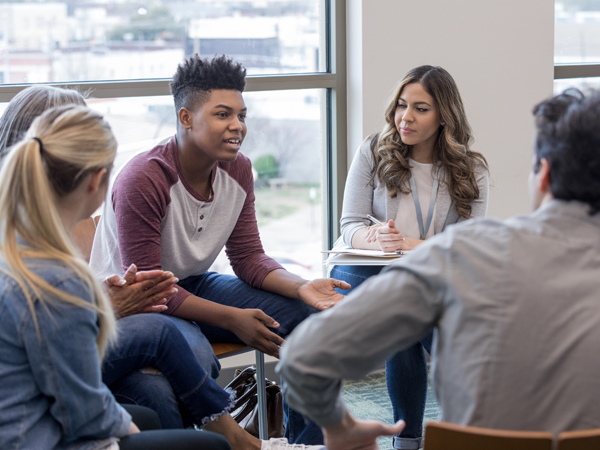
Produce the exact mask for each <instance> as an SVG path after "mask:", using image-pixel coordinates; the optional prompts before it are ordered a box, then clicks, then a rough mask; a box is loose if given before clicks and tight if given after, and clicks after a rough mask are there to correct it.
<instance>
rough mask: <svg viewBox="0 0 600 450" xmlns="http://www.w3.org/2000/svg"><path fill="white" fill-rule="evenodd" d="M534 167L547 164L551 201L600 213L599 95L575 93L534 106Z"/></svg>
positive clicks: (591, 212) (564, 94)
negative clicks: (581, 205) (572, 203)
mask: <svg viewBox="0 0 600 450" xmlns="http://www.w3.org/2000/svg"><path fill="white" fill-rule="evenodd" d="M533 114H534V116H535V123H536V126H537V136H536V139H535V158H536V162H535V166H534V172H536V173H537V171H538V170H539V167H540V161H541V160H542V158H545V159H546V160H547V161H548V163H549V164H550V190H551V192H552V195H553V196H554V198H557V199H560V200H569V201H570V200H577V201H580V202H583V203H587V204H588V205H590V215H593V214H597V213H598V212H600V93H599V92H597V91H592V92H590V93H589V94H587V95H584V94H583V93H582V92H581V91H579V90H578V89H567V90H566V91H564V92H563V93H562V94H560V95H557V96H555V97H552V98H550V99H548V100H545V101H543V102H541V103H540V104H538V105H536V106H535V108H534V109H533Z"/></svg>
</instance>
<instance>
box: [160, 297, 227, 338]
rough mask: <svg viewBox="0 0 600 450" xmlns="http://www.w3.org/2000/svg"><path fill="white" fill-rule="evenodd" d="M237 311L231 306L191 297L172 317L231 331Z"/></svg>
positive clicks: (186, 299)
mask: <svg viewBox="0 0 600 450" xmlns="http://www.w3.org/2000/svg"><path fill="white" fill-rule="evenodd" d="M236 310H237V308H233V307H231V306H224V305H220V304H218V303H215V302H211V301H210V300H206V299H203V298H201V297H197V296H195V295H190V296H188V297H186V298H185V300H184V301H183V302H182V303H181V305H179V306H178V307H177V309H176V310H175V311H174V312H173V314H172V315H173V316H175V317H180V318H182V319H186V320H193V321H194V322H202V323H205V324H207V325H214V326H217V327H220V328H225V329H226V330H230V329H231V323H232V321H233V320H234V315H235V311H236Z"/></svg>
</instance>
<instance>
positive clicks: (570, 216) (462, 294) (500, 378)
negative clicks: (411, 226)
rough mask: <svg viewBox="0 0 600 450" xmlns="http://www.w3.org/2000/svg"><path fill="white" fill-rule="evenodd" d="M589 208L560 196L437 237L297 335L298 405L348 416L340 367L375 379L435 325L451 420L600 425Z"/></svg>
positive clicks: (599, 339)
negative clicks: (502, 219)
mask: <svg viewBox="0 0 600 450" xmlns="http://www.w3.org/2000/svg"><path fill="white" fill-rule="evenodd" d="M587 212H588V208H587V207H586V206H585V205H583V204H581V203H578V202H563V201H558V200H554V201H552V202H550V203H548V204H547V205H545V206H544V207H542V208H540V209H539V210H538V211H536V212H535V213H533V214H532V215H530V216H520V217H515V218H512V219H510V220H507V221H505V222H500V221H497V220H488V219H475V220H472V221H469V222H466V223H463V224H460V225H454V226H451V227H449V228H448V229H447V231H446V232H445V233H442V234H439V235H437V236H434V237H433V238H431V239H430V240H428V241H426V242H425V243H423V244H422V245H421V246H419V247H418V249H416V250H415V251H414V252H412V253H411V254H410V255H409V256H407V257H405V258H403V259H402V260H400V261H398V262H397V263H394V264H392V265H391V266H389V268H388V269H387V270H386V271H385V272H384V273H383V274H382V275H379V276H377V277H373V278H371V279H369V280H367V281H366V282H365V283H363V284H362V285H361V286H360V287H359V288H358V289H357V290H355V291H354V292H353V293H352V294H351V295H349V296H348V297H347V298H346V299H345V300H344V301H343V302H342V303H340V304H339V305H337V306H335V307H334V308H332V309H330V310H327V311H325V312H322V313H319V314H316V315H314V316H312V317H311V318H310V319H308V320H306V321H304V322H303V323H302V324H300V326H299V327H298V328H297V329H296V330H295V331H294V332H293V333H292V335H291V337H289V338H288V340H287V342H286V343H285V344H284V346H283V349H282V352H281V355H282V359H281V363H280V364H279V366H278V367H279V370H280V372H281V375H282V377H283V378H284V380H285V381H286V383H287V387H286V396H287V398H288V400H289V403H290V405H291V406H292V407H293V408H295V409H297V410H298V411H300V412H302V413H304V414H306V415H308V416H309V417H310V418H312V419H313V420H314V421H315V422H316V423H317V424H319V425H321V426H331V425H335V424H338V423H339V422H340V421H341V419H342V417H343V415H344V413H345V407H344V405H343V402H342V400H341V399H340V397H339V391H340V388H341V384H342V382H341V379H342V378H361V377H364V376H365V375H366V374H368V373H369V371H371V370H373V369H375V368H377V367H379V366H380V365H381V364H382V363H383V361H385V360H386V359H388V358H389V357H390V356H392V355H393V354H394V353H396V352H397V351H399V350H402V349H404V348H407V347H408V346H409V345H411V344H413V343H414V342H416V341H417V340H418V339H419V338H421V337H423V336H425V335H426V334H427V333H429V332H431V331H432V330H434V343H433V369H432V370H433V381H434V386H435V391H436V394H437V398H438V401H439V403H440V405H441V408H442V417H441V419H442V420H445V421H449V422H452V423H457V424H463V425H473V426H483V427H490V428H498V429H514V430H542V431H550V432H554V433H557V432H560V431H564V430H574V429H585V428H596V427H600V376H598V374H599V373H600V358H598V357H597V352H598V349H599V348H600V214H596V215H595V216H589V215H588V213H587ZM398 382H401V380H398Z"/></svg>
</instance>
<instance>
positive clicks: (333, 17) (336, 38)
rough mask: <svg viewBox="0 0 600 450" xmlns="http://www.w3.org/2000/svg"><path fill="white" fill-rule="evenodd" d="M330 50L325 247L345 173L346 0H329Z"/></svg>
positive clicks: (333, 235) (335, 223)
mask: <svg viewBox="0 0 600 450" xmlns="http://www.w3.org/2000/svg"><path fill="white" fill-rule="evenodd" d="M329 17H330V21H331V22H330V26H329V33H330V45H329V49H330V53H329V64H328V67H329V69H330V70H331V72H332V73H333V75H334V76H335V79H336V82H335V87H333V88H331V89H330V90H329V91H328V95H327V123H328V125H329V126H328V129H329V135H328V148H327V157H326V174H325V179H326V185H325V186H326V189H327V193H326V194H327V195H325V196H324V197H323V198H324V202H323V207H324V211H323V217H325V218H327V227H326V230H325V236H324V239H323V245H324V246H325V247H326V248H325V249H326V250H328V249H331V248H332V246H333V244H334V242H335V241H336V239H337V238H338V236H339V234H340V231H339V219H340V217H341V214H342V200H343V196H344V186H345V183H346V175H347V173H348V155H347V112H346V103H347V102H346V2H345V1H344V0H330V2H329Z"/></svg>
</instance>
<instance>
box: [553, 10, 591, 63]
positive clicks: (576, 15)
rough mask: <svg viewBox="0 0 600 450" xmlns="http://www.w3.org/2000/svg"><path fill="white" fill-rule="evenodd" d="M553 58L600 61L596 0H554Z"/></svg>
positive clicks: (588, 61)
mask: <svg viewBox="0 0 600 450" xmlns="http://www.w3.org/2000/svg"><path fill="white" fill-rule="evenodd" d="M554 62H555V63H556V64H561V63H590V62H594V63H596V62H600V0H556V3H555V28H554Z"/></svg>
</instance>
